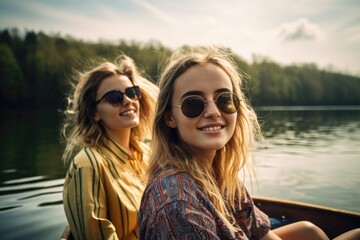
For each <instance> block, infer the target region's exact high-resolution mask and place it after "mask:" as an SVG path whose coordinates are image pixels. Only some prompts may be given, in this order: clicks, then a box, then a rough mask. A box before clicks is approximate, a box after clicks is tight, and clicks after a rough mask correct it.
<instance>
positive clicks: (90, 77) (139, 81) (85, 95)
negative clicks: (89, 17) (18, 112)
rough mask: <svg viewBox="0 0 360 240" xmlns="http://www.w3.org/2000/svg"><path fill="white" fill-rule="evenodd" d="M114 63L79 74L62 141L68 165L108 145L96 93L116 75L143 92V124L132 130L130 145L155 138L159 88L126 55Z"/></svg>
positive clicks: (141, 120) (66, 117) (75, 82)
mask: <svg viewBox="0 0 360 240" xmlns="http://www.w3.org/2000/svg"><path fill="white" fill-rule="evenodd" d="M114 62H115V63H111V62H108V61H105V62H102V63H100V64H98V65H97V66H96V67H94V68H92V69H90V70H88V71H85V72H79V71H77V72H76V73H75V77H74V80H73V81H74V83H73V84H72V91H70V94H69V97H68V106H67V109H66V110H65V111H64V114H65V119H64V125H63V128H62V137H63V138H64V139H65V141H66V147H65V150H64V153H63V161H64V162H65V163H66V162H68V161H69V159H71V158H72V157H73V156H74V155H75V154H76V153H77V152H78V151H79V150H80V149H81V148H82V147H85V146H87V147H94V146H97V145H98V144H99V143H101V142H103V141H104V137H105V135H106V132H105V130H104V127H103V126H102V123H101V121H99V122H96V121H95V120H94V115H95V111H96V104H95V101H96V93H97V91H98V89H99V86H100V84H101V83H102V81H103V80H104V79H105V78H108V77H111V76H114V75H125V76H127V77H128V78H129V79H130V81H131V82H132V83H133V85H138V86H139V87H140V91H141V98H140V99H139V102H140V108H141V109H140V124H139V125H138V126H136V127H134V128H132V129H131V131H132V132H131V134H130V137H131V139H130V142H131V141H132V140H140V141H141V140H146V139H150V138H151V131H152V123H153V118H154V108H155V105H156V98H157V94H158V87H157V86H156V85H155V84H153V83H152V82H150V81H149V80H147V79H145V78H144V77H142V76H141V75H140V74H139V72H138V71H137V68H136V66H135V63H134V61H133V60H132V59H131V58H130V57H128V56H126V55H124V54H123V55H120V56H118V57H117V58H116V59H115V61H114Z"/></svg>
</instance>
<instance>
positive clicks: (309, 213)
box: [253, 196, 360, 239]
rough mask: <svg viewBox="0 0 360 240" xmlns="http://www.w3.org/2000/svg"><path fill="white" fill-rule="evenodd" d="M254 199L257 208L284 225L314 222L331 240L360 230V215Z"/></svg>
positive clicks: (275, 200) (333, 209)
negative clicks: (353, 230)
mask: <svg viewBox="0 0 360 240" xmlns="http://www.w3.org/2000/svg"><path fill="white" fill-rule="evenodd" d="M253 199H254V202H255V204H256V206H257V207H258V208H260V209H261V210H262V211H263V212H265V213H266V214H267V215H268V216H270V217H271V218H274V219H277V220H278V221H280V222H282V221H283V222H284V223H291V222H298V221H303V220H306V221H309V222H312V223H314V224H315V225H317V226H318V227H320V228H321V229H322V230H323V231H324V232H325V233H326V234H327V236H328V237H329V238H330V239H333V238H335V237H337V236H339V235H340V234H342V233H344V232H347V231H349V230H352V229H355V228H360V213H356V212H351V211H345V210H340V209H336V208H329V207H323V206H318V205H314V204H306V203H302V202H296V201H289V200H279V199H275V198H267V197H259V196H253Z"/></svg>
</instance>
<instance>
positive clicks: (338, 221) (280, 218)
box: [61, 196, 360, 240]
mask: <svg viewBox="0 0 360 240" xmlns="http://www.w3.org/2000/svg"><path fill="white" fill-rule="evenodd" d="M253 199H254V202H255V204H256V206H257V207H258V208H260V209H261V210H262V211H263V212H265V213H266V214H267V215H268V216H270V217H271V218H272V219H273V220H274V219H275V221H276V223H279V224H288V223H292V222H297V221H304V220H306V221H310V222H312V223H314V224H315V225H317V226H319V227H320V228H321V229H322V230H323V231H324V232H325V233H326V234H327V235H328V237H329V238H330V239H333V238H334V237H336V236H339V235H340V234H342V233H344V232H347V231H349V230H352V229H355V228H360V213H356V212H351V211H345V210H340V209H335V208H329V207H323V206H318V205H314V204H306V203H302V202H296V201H289V200H280V199H275V198H268V197H259V196H253ZM70 239H74V238H73V236H72V235H71V231H70V228H69V227H66V228H65V230H64V232H63V234H62V236H61V240H70Z"/></svg>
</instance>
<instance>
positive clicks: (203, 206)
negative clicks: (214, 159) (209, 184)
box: [139, 172, 270, 239]
mask: <svg viewBox="0 0 360 240" xmlns="http://www.w3.org/2000/svg"><path fill="white" fill-rule="evenodd" d="M241 196H242V197H241V201H239V200H238V199H237V200H236V201H235V209H236V211H231V214H232V217H233V220H234V221H235V223H234V226H235V227H236V228H238V229H239V231H237V232H236V233H232V232H231V231H230V229H229V228H228V227H227V226H226V225H225V223H224V221H223V220H222V218H221V217H220V214H219V212H218V211H217V209H216V208H215V206H214V205H213V204H212V202H211V201H210V199H209V198H208V197H207V196H206V195H205V194H204V192H203V191H202V188H201V187H200V186H199V185H197V184H196V183H195V182H194V180H193V179H192V178H191V177H190V176H189V175H188V174H187V173H184V172H180V173H176V174H172V175H168V176H163V175H159V172H158V173H157V174H156V175H155V177H154V178H153V179H152V180H151V181H150V182H149V184H148V185H147V187H146V189H145V191H144V195H143V198H142V201H141V205H140V211H139V234H140V239H259V238H261V237H263V236H264V235H265V234H266V233H267V232H268V231H269V230H270V221H269V218H268V216H267V215H266V214H265V213H263V212H262V211H260V210H259V209H258V208H257V207H256V206H255V205H254V202H253V200H252V198H251V197H250V195H249V194H248V192H247V190H246V189H245V188H244V190H243V193H242V194H241Z"/></svg>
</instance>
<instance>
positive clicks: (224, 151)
mask: <svg viewBox="0 0 360 240" xmlns="http://www.w3.org/2000/svg"><path fill="white" fill-rule="evenodd" d="M207 63H211V64H215V65H216V66H218V67H220V68H221V69H223V70H224V71H225V72H226V73H227V75H228V76H229V77H230V79H231V82H232V86H233V91H234V92H235V93H236V94H237V95H238V96H239V98H240V99H241V106H240V109H239V110H238V112H237V120H236V121H237V122H236V127H235V130H234V134H233V137H232V138H231V139H230V140H229V142H227V143H226V145H225V146H224V147H223V148H221V149H219V150H217V152H216V156H215V159H214V161H213V168H212V170H207V169H205V168H204V166H203V165H202V164H201V159H199V158H197V157H196V156H195V154H194V153H193V152H192V150H191V149H190V148H189V147H188V146H187V144H186V143H185V142H183V141H182V140H181V139H180V138H179V136H178V135H177V132H176V129H172V128H170V127H168V126H167V125H166V124H165V113H166V112H167V111H170V109H171V106H172V104H171V97H172V95H173V92H174V83H175V81H176V79H177V78H178V77H179V76H180V75H181V74H183V73H184V72H186V71H187V70H188V69H190V68H191V67H192V66H195V65H203V64H207ZM158 85H159V88H160V93H159V97H158V103H157V109H156V113H155V122H154V128H153V139H156V141H155V140H154V141H152V143H151V153H150V163H149V167H148V171H147V174H148V177H149V178H151V177H153V176H154V174H155V172H156V171H157V170H159V169H164V167H165V166H167V165H171V166H173V167H174V169H175V172H184V171H185V172H187V173H188V174H189V175H190V176H191V177H192V178H193V179H194V180H195V181H196V183H197V184H199V185H200V186H202V187H203V189H204V191H205V193H206V194H207V196H208V197H209V199H210V200H211V201H212V203H213V204H214V205H215V207H216V208H217V209H218V210H219V212H220V214H221V215H222V217H223V219H224V221H225V222H226V224H227V225H228V227H229V228H230V229H232V230H233V231H236V228H235V227H234V226H233V224H232V223H231V222H232V221H233V220H232V219H233V218H232V217H231V216H230V215H231V214H230V212H229V209H228V207H227V206H230V208H231V209H235V205H236V204H235V201H236V199H237V198H238V199H240V197H241V192H242V188H243V184H242V183H241V181H236V180H235V181H234V179H238V172H239V170H241V169H242V168H243V167H244V166H245V165H246V164H247V160H248V154H249V153H250V151H251V150H252V148H253V146H254V142H255V138H256V137H257V136H261V131H260V127H259V124H258V121H257V117H256V114H255V112H254V110H253V109H252V107H251V106H250V104H249V103H248V102H247V101H246V99H245V96H244V93H243V92H242V91H241V85H242V79H241V75H240V73H239V72H238V70H237V67H236V65H235V63H234V62H233V60H232V58H231V55H230V53H229V52H227V51H224V50H221V49H220V48H216V47H197V48H190V49H183V50H179V51H178V52H175V53H174V54H173V55H172V57H171V58H170V60H169V63H168V65H167V67H166V68H165V70H164V71H163V73H162V75H161V77H160V80H159V84H158ZM173 173H174V172H169V171H163V172H162V173H161V174H164V175H170V174H173Z"/></svg>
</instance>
